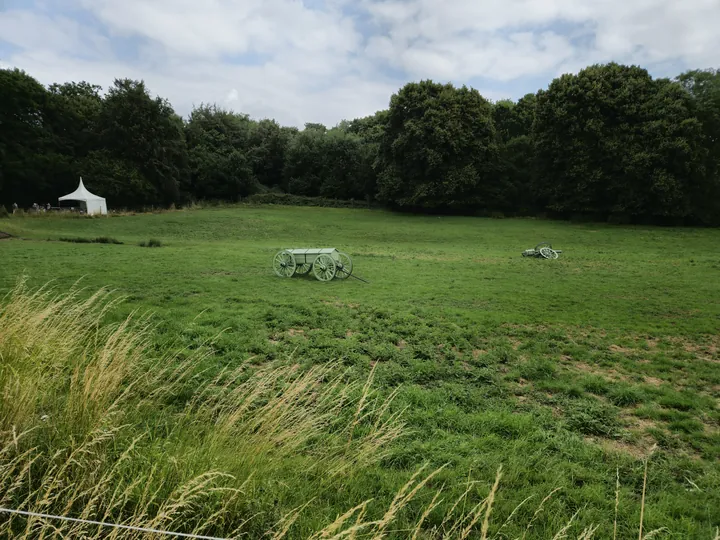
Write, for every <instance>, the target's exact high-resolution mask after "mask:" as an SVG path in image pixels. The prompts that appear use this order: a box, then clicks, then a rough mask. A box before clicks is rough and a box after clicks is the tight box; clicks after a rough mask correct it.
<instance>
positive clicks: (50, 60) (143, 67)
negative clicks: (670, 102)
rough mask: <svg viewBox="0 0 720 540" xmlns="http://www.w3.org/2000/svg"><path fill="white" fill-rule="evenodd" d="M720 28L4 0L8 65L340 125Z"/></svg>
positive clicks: (605, 9) (612, 19)
mask: <svg viewBox="0 0 720 540" xmlns="http://www.w3.org/2000/svg"><path fill="white" fill-rule="evenodd" d="M719 29H720V0H304V1H300V0H35V1H33V0H0V67H19V68H21V69H24V70H25V71H27V72H28V73H30V74H31V75H33V76H34V77H36V78H37V79H38V80H40V82H42V83H45V84H49V83H52V82H65V81H79V80H86V81H89V82H92V83H96V84H100V85H102V86H103V87H104V88H106V87H107V86H108V85H109V84H111V83H112V80H113V79H114V78H122V77H129V78H133V79H144V80H145V81H146V83H147V85H148V87H149V88H150V90H151V91H152V92H153V93H155V94H159V95H161V96H163V97H166V98H168V99H169V100H170V101H171V103H172V104H173V106H174V107H175V110H176V111H177V112H178V113H180V114H183V115H185V114H187V113H188V112H189V111H190V110H191V109H192V106H193V104H199V103H201V102H206V103H207V102H211V103H212V102H216V103H218V104H220V105H223V106H225V107H228V108H232V109H234V110H236V111H241V112H245V113H248V114H250V115H251V116H253V117H256V118H263V117H269V118H275V119H276V120H278V121H279V122H281V123H282V124H286V125H298V126H301V125H302V124H303V123H304V122H322V123H324V124H327V125H330V126H332V125H335V124H336V123H337V122H338V121H340V120H341V119H343V118H348V119H351V118H355V117H359V116H365V115H368V114H372V113H373V112H375V111H376V110H378V109H382V108H385V107H386V106H387V104H388V101H389V98H390V95H391V94H392V93H393V92H395V91H396V90H397V89H398V88H399V87H400V86H402V85H403V84H404V83H406V82H408V81H411V80H419V79H426V78H431V79H433V80H436V81H440V82H447V81H450V82H453V83H454V84H456V85H461V84H467V85H470V86H473V87H474V88H477V89H478V90H479V91H480V92H481V93H482V94H483V95H484V96H485V97H487V98H489V99H493V100H496V99H501V98H505V97H509V98H513V99H516V98H518V97H520V96H522V95H523V94H525V93H527V92H535V91H537V90H538V89H539V88H544V87H546V86H547V84H548V83H549V82H550V80H552V78H553V77H555V76H557V75H559V74H561V73H566V72H577V71H578V70H579V69H581V68H582V67H584V66H586V65H588V64H592V63H597V62H607V61H611V60H614V61H617V62H623V63H634V64H640V65H641V66H643V67H646V68H648V69H649V70H650V71H651V73H652V74H653V75H656V76H674V75H677V74H678V73H680V72H682V71H684V70H686V69H690V68H706V67H720V30H719Z"/></svg>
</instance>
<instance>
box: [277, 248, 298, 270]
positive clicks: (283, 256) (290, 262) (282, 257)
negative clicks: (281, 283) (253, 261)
mask: <svg viewBox="0 0 720 540" xmlns="http://www.w3.org/2000/svg"><path fill="white" fill-rule="evenodd" d="M296 267H297V265H296V264H295V257H293V255H292V253H290V252H289V251H287V250H284V251H278V252H277V253H276V254H275V257H274V258H273V270H275V273H276V274H277V275H278V276H280V277H292V275H293V274H294V273H295V268H296Z"/></svg>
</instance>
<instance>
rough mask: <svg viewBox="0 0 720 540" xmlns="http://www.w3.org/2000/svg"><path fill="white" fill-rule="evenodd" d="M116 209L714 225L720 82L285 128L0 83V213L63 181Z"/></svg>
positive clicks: (633, 73) (380, 114) (446, 93)
mask: <svg viewBox="0 0 720 540" xmlns="http://www.w3.org/2000/svg"><path fill="white" fill-rule="evenodd" d="M79 176H82V177H83V178H84V179H85V182H86V185H87V186H88V189H90V190H91V191H94V192H96V193H99V194H102V195H103V196H105V197H107V198H108V202H109V203H110V205H111V206H114V207H127V208H140V207H146V206H151V205H152V206H168V205H171V204H185V203H188V202H191V201H195V200H221V201H238V200H240V199H242V198H245V197H247V196H250V195H253V194H255V193H262V192H266V191H274V192H285V193H290V194H294V195H305V196H311V197H315V196H320V197H328V198H336V199H355V200H366V201H367V202H368V203H372V202H373V201H376V202H377V203H379V204H384V205H388V206H391V207H394V208H397V209H408V210H412V211H429V212H430V211H431V212H463V213H480V214H490V213H497V212H503V213H505V214H508V215H534V214H537V213H545V212H550V213H551V214H553V215H557V216H565V217H571V216H575V215H583V216H591V217H593V218H595V219H618V218H621V219H623V220H627V221H645V222H652V221H654V222H664V223H681V222H682V223H696V224H708V225H718V224H720V72H718V71H717V70H693V71H689V72H687V73H683V74H681V75H679V76H678V77H677V78H676V79H675V80H669V79H655V78H653V77H652V76H651V75H650V74H649V73H648V72H647V71H646V70H644V69H642V68H640V67H638V66H624V65H619V64H614V63H611V64H605V65H594V66H590V67H587V68H586V69H584V70H582V71H580V72H579V73H577V74H568V75H563V76H561V77H558V78H557V79H555V80H553V81H551V83H550V84H549V86H548V87H547V88H546V89H543V90H539V91H538V92H537V93H534V94H527V95H526V96H524V97H522V98H520V99H519V100H517V101H512V100H501V101H498V102H496V103H491V102H489V101H488V100H486V99H485V98H483V97H482V96H481V95H480V93H479V92H478V91H477V90H474V89H472V88H467V87H464V86H463V87H461V88H457V87H454V86H453V85H451V84H439V83H436V82H433V81H420V82H412V83H408V84H407V85H405V86H404V87H403V88H401V89H399V90H398V92H397V93H396V94H394V95H393V96H391V98H390V101H389V106H388V108H387V109H385V110H381V111H377V112H376V113H375V114H373V115H369V116H367V117H364V118H356V119H352V120H343V121H341V122H340V123H339V124H338V125H337V126H335V127H328V126H325V125H323V124H319V123H307V124H305V126H304V127H303V128H302V129H297V128H295V127H284V126H281V125H280V124H279V123H278V122H276V121H275V120H272V119H259V120H256V119H252V118H250V117H249V116H247V115H245V114H241V113H237V112H233V111H229V110H224V109H223V108H221V107H219V106H217V105H214V104H202V105H199V106H197V107H195V109H194V110H193V111H192V112H191V113H190V114H189V115H188V116H187V117H186V118H181V117H180V116H178V115H177V114H176V112H175V111H174V109H173V107H172V106H171V104H170V103H169V102H168V101H167V100H166V99H164V98H162V97H160V96H153V95H152V94H151V93H150V91H149V90H148V88H147V87H146V86H145V84H144V83H143V82H142V81H133V80H127V79H118V80H116V81H115V82H114V84H113V85H112V86H111V87H110V88H108V89H107V90H106V91H103V89H102V88H100V87H98V86H96V85H93V84H92V83H89V82H84V81H79V82H62V83H58V84H53V85H50V86H49V87H44V86H43V85H41V84H40V83H38V82H37V81H36V80H35V79H34V78H33V77H31V76H30V75H28V74H27V73H25V72H23V71H20V70H17V69H12V70H9V69H4V70H0V205H5V206H8V207H9V206H10V205H11V204H12V203H14V202H16V203H18V204H19V205H23V206H29V205H30V204H32V203H33V202H39V203H41V204H42V203H46V202H48V201H55V200H57V197H58V196H59V195H62V194H64V193H67V192H68V191H70V190H72V189H74V187H75V186H76V184H77V178H78V177H79Z"/></svg>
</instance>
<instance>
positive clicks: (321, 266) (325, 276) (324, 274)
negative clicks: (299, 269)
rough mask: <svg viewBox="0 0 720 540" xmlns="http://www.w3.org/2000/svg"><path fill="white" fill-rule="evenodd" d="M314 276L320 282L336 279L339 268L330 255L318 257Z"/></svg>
mask: <svg viewBox="0 0 720 540" xmlns="http://www.w3.org/2000/svg"><path fill="white" fill-rule="evenodd" d="M312 270H313V274H315V277H316V278H317V279H318V280H319V281H330V280H332V278H334V277H335V272H336V271H337V268H336V267H335V259H333V258H332V257H331V256H330V255H326V254H324V253H323V254H322V255H318V257H317V259H315V262H314V263H313V265H312Z"/></svg>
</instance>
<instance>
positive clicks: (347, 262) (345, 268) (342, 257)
mask: <svg viewBox="0 0 720 540" xmlns="http://www.w3.org/2000/svg"><path fill="white" fill-rule="evenodd" d="M335 266H336V267H337V277H338V279H347V278H349V277H350V274H352V271H353V265H352V259H351V258H350V255H348V254H347V253H343V252H342V251H339V252H338V255H337V260H336V261H335Z"/></svg>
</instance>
